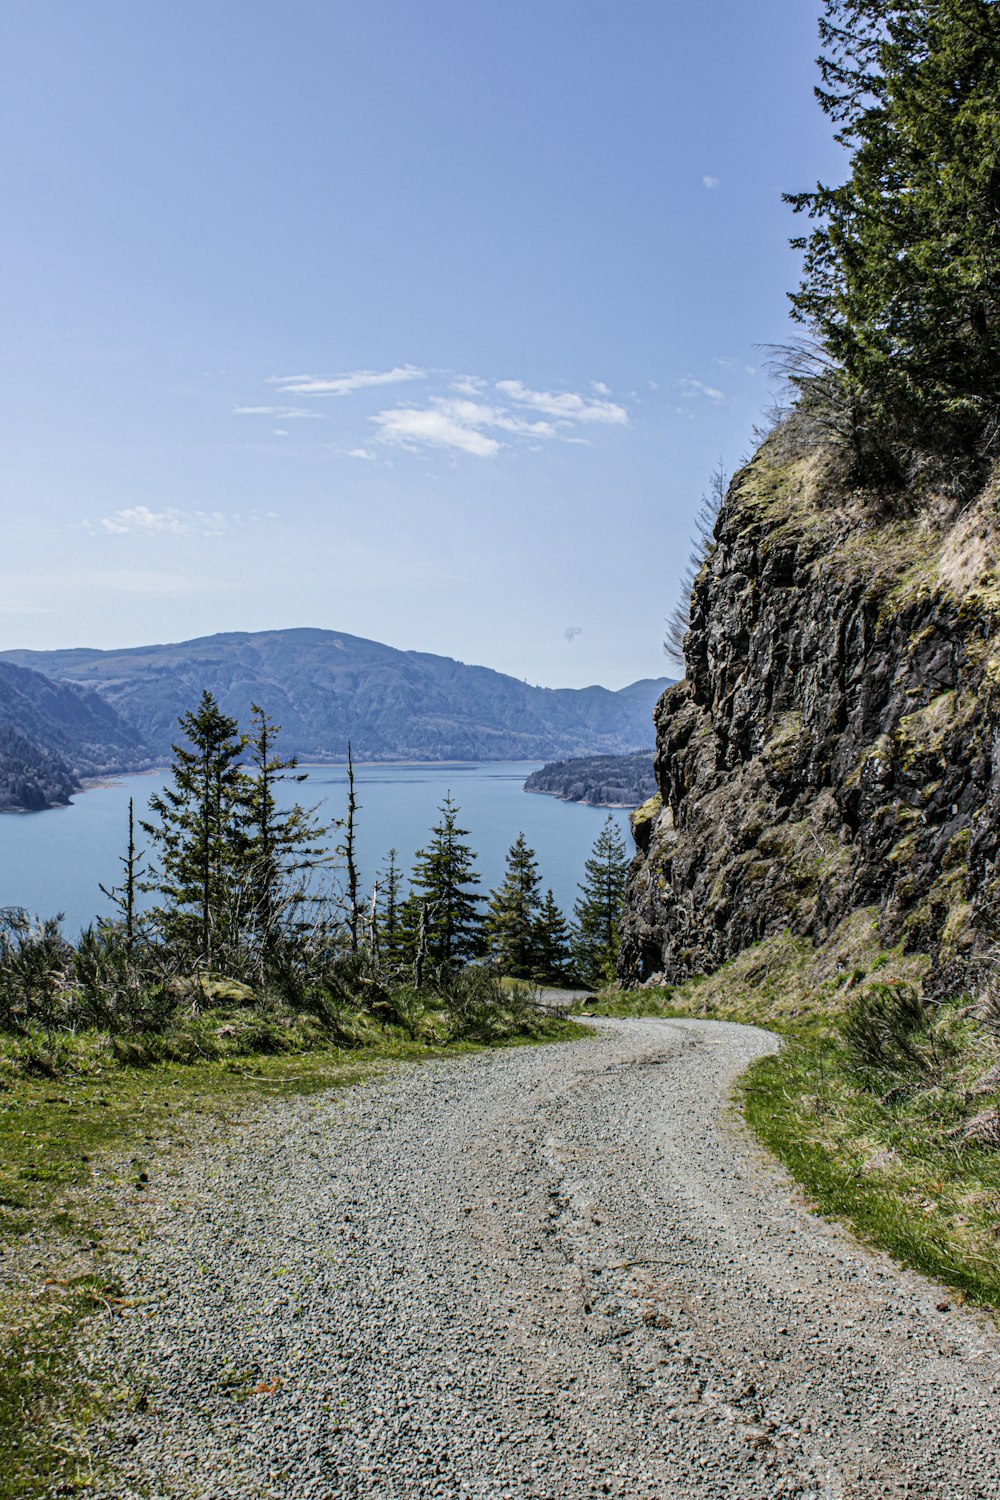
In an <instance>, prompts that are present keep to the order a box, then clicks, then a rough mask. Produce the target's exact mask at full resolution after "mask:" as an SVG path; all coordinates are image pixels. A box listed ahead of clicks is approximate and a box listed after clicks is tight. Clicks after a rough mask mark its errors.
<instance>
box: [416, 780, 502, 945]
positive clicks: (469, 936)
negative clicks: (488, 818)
mask: <svg viewBox="0 0 1000 1500" xmlns="http://www.w3.org/2000/svg"><path fill="white" fill-rule="evenodd" d="M439 811H440V813H441V821H440V822H439V823H436V824H435V825H434V827H433V828H432V829H431V838H430V842H429V843H428V845H427V847H426V849H418V850H417V857H416V861H415V863H414V866H413V874H412V876H411V878H410V887H411V894H410V896H409V898H408V899H407V901H406V902H405V904H404V908H403V915H404V922H405V931H406V944H407V948H408V949H409V951H410V952H415V951H416V947H417V943H418V940H419V930H420V925H421V921H422V920H423V921H424V924H425V928H426V954H425V958H426V962H427V963H428V964H430V965H433V966H436V967H440V968H445V969H450V968H454V967H455V966H456V965H457V964H461V963H465V962H467V961H468V960H469V959H470V958H474V957H475V956H476V954H477V953H478V952H479V948H480V943H481V926H482V922H481V918H480V914H479V907H480V906H481V905H482V900H483V898H482V896H477V895H476V893H475V889H474V888H475V886H477V885H478V884H479V876H478V874H477V873H476V869H475V859H476V856H475V854H474V853H473V851H472V849H471V847H470V846H469V845H468V844H467V843H466V842H465V840H466V839H467V838H468V835H469V830H468V829H467V828H459V826H458V812H459V809H458V807H457V806H456V805H455V803H454V802H453V801H452V799H451V793H450V792H449V794H448V795H447V796H446V797H445V799H444V801H443V802H442V803H441V806H440V809H439ZM421 913H423V918H422V916H421Z"/></svg>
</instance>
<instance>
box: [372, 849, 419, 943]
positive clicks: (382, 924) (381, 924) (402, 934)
mask: <svg viewBox="0 0 1000 1500" xmlns="http://www.w3.org/2000/svg"><path fill="white" fill-rule="evenodd" d="M397 857H398V856H397V853H396V850H395V849H390V850H389V853H388V854H387V855H386V862H385V865H384V866H383V868H382V869H381V870H380V871H379V873H378V881H377V903H376V908H375V918H376V926H377V933H378V947H379V953H380V955H381V957H382V960H383V962H384V963H386V964H388V965H389V966H390V967H391V968H394V967H397V966H398V965H400V964H402V963H404V962H406V961H407V959H410V960H412V956H413V955H412V953H409V952H408V950H407V944H406V925H407V924H406V923H405V922H404V920H403V905H404V903H403V877H402V873H401V871H400V868H399V865H398V864H397V863H396V860H397Z"/></svg>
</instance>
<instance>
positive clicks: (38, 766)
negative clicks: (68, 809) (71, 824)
mask: <svg viewBox="0 0 1000 1500" xmlns="http://www.w3.org/2000/svg"><path fill="white" fill-rule="evenodd" d="M79 785H80V783H79V782H78V781H77V779H76V777H75V776H74V775H73V773H72V771H70V769H69V767H68V766H67V765H66V763H65V761H62V760H60V759H59V757H58V756H57V755H52V754H50V752H49V751H47V750H43V749H41V747H40V746H38V745H36V744H34V743H33V742H32V741H31V740H29V739H27V738H26V737H25V736H24V735H23V734H22V733H21V732H20V730H18V729H14V728H13V727H12V726H11V725H10V724H3V723H0V812H41V810H42V809H43V808H46V807H65V806H66V804H67V803H68V802H69V799H70V797H71V795H72V794H73V792H75V791H77V790H78V789H79Z"/></svg>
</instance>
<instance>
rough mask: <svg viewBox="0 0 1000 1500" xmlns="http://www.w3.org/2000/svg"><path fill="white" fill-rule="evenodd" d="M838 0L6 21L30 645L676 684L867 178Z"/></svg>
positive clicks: (12, 551) (18, 517)
mask: <svg viewBox="0 0 1000 1500" xmlns="http://www.w3.org/2000/svg"><path fill="white" fill-rule="evenodd" d="M818 11H819V0H768V3H767V4H764V3H748V0H705V3H703V4H702V5H701V6H700V7H693V6H691V5H690V4H689V3H684V4H680V3H676V0H656V3H653V0H621V3H619V4H616V5H610V4H608V3H596V0H532V3H526V0H508V3H504V4H501V5H496V6H481V5H475V4H471V3H469V0H464V3H457V0H364V3H361V0H355V3H353V4H344V3H336V0H324V3H321V0H294V3H291V0H290V3H288V4H284V5H279V4H277V3H274V0H267V3H264V0H210V3H208V4H206V3H205V0H197V3H190V0H171V3H170V4H166V3H160V4H136V3H135V0H122V3H106V0H88V4H86V5H81V4H80V3H79V0H70V3H65V0H47V3H46V4H44V5H14V4H9V5H7V6H6V7H5V8H4V9H3V12H2V16H0V28H2V29H0V57H2V62H0V70H2V76H0V101H2V102H0V110H2V112H3V115H4V119H3V122H2V140H3V142H4V145H3V158H2V163H0V169H2V191H3V202H4V207H5V212H4V229H3V232H2V242H0V296H2V317H3V329H4V332H3V339H2V342H0V382H2V393H0V394H2V399H0V414H2V416H0V421H2V429H3V446H4V463H3V469H2V475H3V477H2V484H3V517H4V530H3V535H4V538H5V541H4V547H3V554H2V556H0V642H2V644H3V646H5V647H14V646H28V647H50V646H70V645H92V646H119V645H133V644H140V643H143V642H148V641H154V640H180V639H185V638H188V637H190V636H194V635H200V634H208V633H211V632H213V631H217V630H227V629H237V630H257V629H266V628H273V627H280V626H291V625H312V626H321V627H327V628H331V629H338V630H344V631H349V632H351V633H353V634H356V635H362V636H368V637H371V638H373V639H376V640H381V641H385V642H387V643H389V644H391V645H395V646H400V647H412V648H415V649H420V650H426V651H435V652H440V653H442V654H445V655H450V656H456V657H458V658H460V659H462V660H464V661H470V662H481V663H483V664H485V665H488V666H493V667H497V668H499V669H500V670H503V671H506V672H510V673H512V674H513V675H515V676H518V677H524V678H527V679H528V680H529V681H532V682H540V683H544V684H548V685H552V686H559V685H566V686H579V685H583V684H586V683H590V682H605V683H607V684H608V685H609V686H613V687H616V686H621V685H622V684H624V683H626V682H628V681H631V680H634V679H635V678H638V677H645V676H655V675H660V674H662V673H664V672H665V671H667V670H668V667H667V663H666V662H665V659H664V657H663V653H662V647H661V641H662V634H663V621H664V617H665V615H667V614H668V613H669V610H670V608H671V605H672V603H673V600H674V597H675V594H676V586H677V580H678V577H679V576H680V574H681V572H682V570H683V567H684V562H685V559H686V554H687V551H688V547H689V543H688V537H689V532H690V529H691V517H692V515H693V513H694V511H695V509H696V508H697V505H698V501H699V498H700V495H701V493H702V491H703V490H704V489H705V488H707V484H708V480H709V476H710V474H711V471H712V469H713V467H714V466H715V464H716V463H717V462H718V460H719V459H721V460H722V462H723V464H724V465H725V466H726V467H727V468H728V469H732V468H733V467H734V466H736V465H737V464H738V463H739V461H740V459H741V458H742V457H743V456H744V455H745V454H746V453H747V451H748V449H749V448H750V446H751V444H752V434H753V427H754V423H755V422H756V421H757V420H758V419H759V417H760V414H761V412H762V410H763V409H764V408H766V407H767V405H768V403H769V399H770V397H769V392H770V389H771V385H772V382H771V381H770V380H769V378H768V376H767V374H766V371H765V369H764V368H763V366H764V363H765V355H764V354H763V351H762V349H761V347H760V346H761V345H764V344H767V343H769V342H773V341H780V340H781V339H782V338H787V337H788V336H789V333H790V325H789V322H788V317H787V302H786V297H785V293H786V292H787V291H788V290H789V289H790V288H791V287H792V286H793V285H794V284H795V281H796V275H797V258H796V256H795V255H794V253H793V252H791V251H790V250H789V249H788V246H787V240H788V237H789V234H790V233H792V232H793V231H794V224H793V220H792V218H791V216H790V214H789V211H788V210H787V208H786V207H785V206H784V205H783V204H782V202H781V193H782V191H783V190H795V189H799V188H802V187H808V186H810V185H811V184H812V183H813V182H815V180H816V178H817V177H819V176H826V177H829V176H831V175H835V174H837V173H838V172H839V171H840V162H839V159H838V153H837V148H835V147H834V145H833V144H832V142H831V140H830V138H829V130H828V126H827V123H826V122H825V121H824V119H823V117H822V115H821V114H820V112H819V110H818V107H817V106H816V105H815V103H814V101H813V98H812V86H813V83H814V81H815V69H814V65H813V58H814V56H815V53H816V50H817V43H816V17H817V14H818Z"/></svg>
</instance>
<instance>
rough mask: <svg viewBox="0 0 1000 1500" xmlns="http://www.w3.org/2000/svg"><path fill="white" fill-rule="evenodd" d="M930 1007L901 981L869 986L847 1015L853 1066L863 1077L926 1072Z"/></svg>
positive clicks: (846, 1037)
mask: <svg viewBox="0 0 1000 1500" xmlns="http://www.w3.org/2000/svg"><path fill="white" fill-rule="evenodd" d="M932 1014H933V1012H932V1010H931V1008H930V1006H928V1005H927V1004H925V1002H924V1001H923V1000H922V999H921V998H920V996H919V995H918V994H917V991H916V990H915V989H914V987H913V986H912V985H910V984H905V983H903V982H902V981H897V982H894V983H893V982H889V983H883V982H881V981H876V982H875V983H873V984H869V985H868V986H867V987H866V988H865V989H864V990H862V991H861V993H860V994H858V995H857V997H856V998H855V999H854V1000H853V1001H852V1002H851V1004H850V1005H849V1006H848V1008H847V1011H846V1012H845V1015H844V1023H843V1037H844V1044H845V1046H846V1048H847V1052H848V1055H849V1057H850V1060H851V1063H852V1064H853V1066H854V1067H855V1068H856V1070H857V1071H858V1072H860V1073H879V1074H891V1075H900V1074H904V1073H912V1072H921V1071H924V1070H925V1069H926V1068H927V1067H928V1065H929V1063H930V1062H931V1061H932V1060H933V1054H932V1053H931V1054H929V1052H928V1046H927V1042H928V1034H929V1029H930V1022H931V1019H932Z"/></svg>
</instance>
